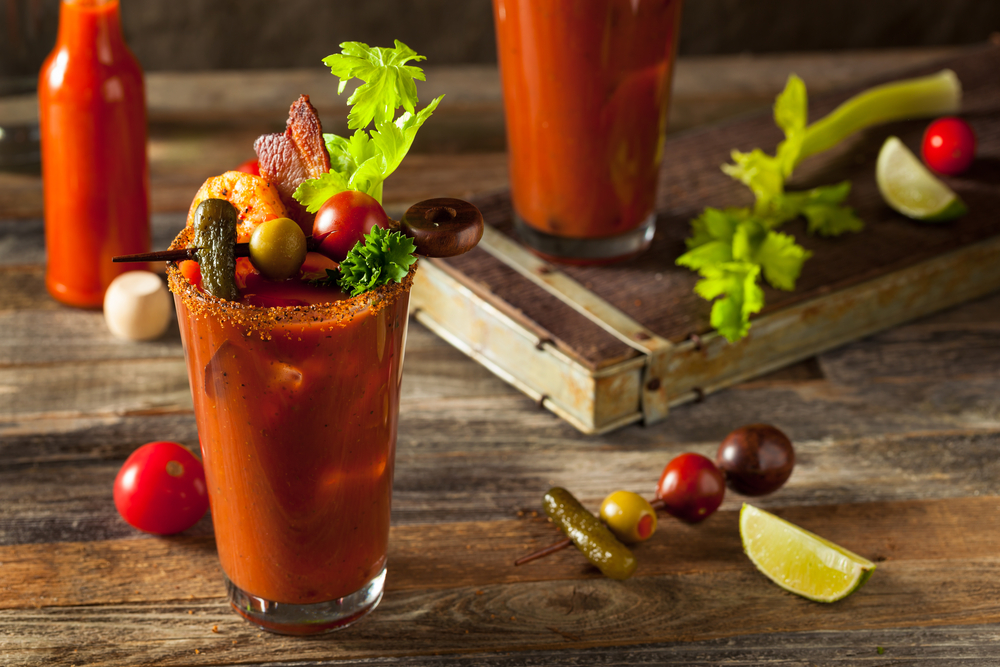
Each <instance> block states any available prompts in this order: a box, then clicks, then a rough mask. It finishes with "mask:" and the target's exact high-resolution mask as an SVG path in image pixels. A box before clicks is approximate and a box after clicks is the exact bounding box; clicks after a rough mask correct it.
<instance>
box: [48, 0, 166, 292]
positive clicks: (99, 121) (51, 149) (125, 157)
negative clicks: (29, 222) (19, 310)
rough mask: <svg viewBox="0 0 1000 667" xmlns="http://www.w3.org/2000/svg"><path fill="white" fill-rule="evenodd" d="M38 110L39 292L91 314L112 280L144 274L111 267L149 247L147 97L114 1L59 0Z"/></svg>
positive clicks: (130, 267) (128, 266) (120, 266)
mask: <svg viewBox="0 0 1000 667" xmlns="http://www.w3.org/2000/svg"><path fill="white" fill-rule="evenodd" d="M38 104H39V110H40V125H41V141H42V179H43V184H44V189H45V247H46V253H47V260H48V266H47V269H46V275H45V284H46V287H47V288H48V290H49V294H51V295H52V296H53V298H55V299H56V300H58V301H61V302H62V303H65V304H67V305H70V306H77V307H81V308H99V307H100V306H101V304H102V302H103V300H104V291H105V290H106V289H107V287H108V285H109V284H110V283H111V281H112V280H113V279H114V278H115V276H117V275H119V274H121V273H124V272H126V271H131V270H134V269H144V268H147V265H145V264H113V263H112V262H111V258H112V257H113V256H115V255H123V254H131V253H140V252H148V251H149V245H150V240H149V237H150V232H149V169H148V165H147V161H146V99H145V89H144V84H143V77H142V68H141V67H140V66H139V63H138V61H137V60H136V59H135V56H133V55H132V52H131V51H129V49H128V47H127V46H126V44H125V39H124V38H123V36H122V30H121V21H120V17H119V7H118V0H62V5H61V7H60V11H59V35H58V38H57V40H56V46H55V48H54V49H53V50H52V53H51V54H49V57H48V58H47V59H46V60H45V63H44V64H43V65H42V70H41V73H40V74H39V77H38Z"/></svg>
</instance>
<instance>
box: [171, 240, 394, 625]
mask: <svg viewBox="0 0 1000 667" xmlns="http://www.w3.org/2000/svg"><path fill="white" fill-rule="evenodd" d="M189 229H190V228H189ZM186 231H187V230H186ZM182 235H183V233H182ZM178 238H179V239H180V238H181V237H178ZM183 244H184V242H182V243H181V245H183ZM175 246H177V242H175ZM168 272H169V280H170V286H171V290H172V291H173V292H174V299H175V303H176V304H177V313H178V321H179V324H180V330H181V338H182V340H183V343H184V350H185V356H186V358H187V364H188V376H189V379H190V382H191V392H192V394H193V396H194V408H195V418H196V420H197V423H198V436H199V439H200V441H201V450H202V456H203V459H204V464H205V477H206V482H207V484H208V491H209V501H210V503H211V508H212V521H213V524H214V527H215V537H216V544H217V547H218V552H219V560H220V562H221V564H222V569H223V571H224V573H225V575H226V579H227V587H228V591H229V597H230V602H231V603H232V604H233V606H234V608H235V609H236V610H237V611H238V612H239V613H240V614H241V615H243V616H244V617H246V618H247V619H249V620H250V621H252V622H254V623H256V624H258V625H260V626H261V627H264V628H266V629H268V630H271V631H274V632H279V633H283V634H314V633H319V632H325V631H329V630H333V629H336V628H338V627H343V626H345V625H347V624H349V623H351V622H353V621H354V620H357V619H358V618H360V617H361V616H363V615H365V614H366V613H368V612H369V611H371V610H372V609H374V607H375V605H377V604H378V601H379V600H380V599H381V597H382V587H383V583H384V579H385V565H386V549H387V545H388V540H389V510H390V501H391V497H392V476H393V466H394V461H395V450H396V430H397V418H398V414H399V386H400V381H401V380H402V363H403V347H404V344H405V339H406V327H407V305H408V302H409V290H410V284H411V279H412V272H411V274H410V277H408V278H407V279H406V280H405V281H404V282H403V283H401V284H390V285H386V286H383V287H380V288H377V289H376V290H374V291H372V292H369V293H366V294H363V295H361V296H358V297H354V298H352V299H347V300H342V301H337V302H334V303H328V304H316V305H312V306H301V307H294V308H260V307H255V306H249V305H246V304H242V303H237V302H231V301H221V300H219V299H214V298H211V297H206V296H205V295H204V294H203V293H201V291H200V290H198V289H196V288H195V287H193V286H192V285H191V284H190V283H188V282H187V280H186V279H185V278H184V277H183V276H182V275H181V274H180V271H179V270H178V269H177V268H176V267H173V266H171V267H170V268H169V269H168Z"/></svg>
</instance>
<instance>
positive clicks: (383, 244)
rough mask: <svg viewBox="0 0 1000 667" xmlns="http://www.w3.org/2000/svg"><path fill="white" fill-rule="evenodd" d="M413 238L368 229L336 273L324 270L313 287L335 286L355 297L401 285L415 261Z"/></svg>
mask: <svg viewBox="0 0 1000 667" xmlns="http://www.w3.org/2000/svg"><path fill="white" fill-rule="evenodd" d="M416 251H417V247H416V245H414V243H413V239H411V238H410V237H409V236H406V235H405V234H403V233H402V232H393V231H390V230H388V229H382V228H381V227H378V226H375V227H372V229H371V231H370V232H368V233H367V234H365V237H364V241H359V242H358V243H356V244H355V245H354V247H353V248H351V251H350V252H349V253H347V257H346V258H345V259H344V261H343V262H341V263H340V270H339V271H332V270H330V269H327V270H326V277H325V278H321V279H319V280H317V281H314V284H317V285H337V286H339V287H340V289H342V290H343V291H344V293H346V294H350V295H351V296H357V295H359V294H362V293H364V292H367V291H368V290H371V289H374V288H376V287H379V286H380V285H386V284H388V283H390V282H397V283H398V282H402V280H403V278H405V277H406V274H407V273H409V272H410V266H412V265H413V263H414V262H415V261H417V257H416V255H415V254H414V253H415V252H416Z"/></svg>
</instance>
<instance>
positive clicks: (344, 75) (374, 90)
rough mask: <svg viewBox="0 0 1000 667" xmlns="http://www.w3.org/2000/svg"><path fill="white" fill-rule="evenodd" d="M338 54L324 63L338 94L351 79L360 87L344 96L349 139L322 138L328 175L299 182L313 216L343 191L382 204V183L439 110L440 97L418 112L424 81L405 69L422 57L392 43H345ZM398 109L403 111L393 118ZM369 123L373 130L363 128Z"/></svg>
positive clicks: (299, 192) (302, 197)
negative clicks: (418, 84) (419, 85)
mask: <svg viewBox="0 0 1000 667" xmlns="http://www.w3.org/2000/svg"><path fill="white" fill-rule="evenodd" d="M340 47H341V53H337V54H333V55H331V56H327V57H326V58H324V59H323V63H324V64H326V65H327V66H329V67H330V71H331V72H332V73H333V74H334V75H335V76H337V77H338V78H339V79H340V86H339V89H338V93H342V92H344V88H345V86H346V85H347V82H348V81H349V80H351V79H352V78H358V79H361V81H363V82H364V83H363V84H362V85H360V86H358V88H357V89H356V90H355V91H354V93H353V94H352V95H351V96H350V97H349V98H348V100H347V103H348V104H349V105H351V111H350V114H349V116H348V125H347V126H348V128H350V129H352V130H354V134H352V135H351V136H350V137H340V136H337V135H335V134H324V135H323V140H324V141H325V142H326V149H327V152H328V153H329V154H330V172H329V173H327V174H323V176H321V177H320V178H314V179H308V180H306V181H303V183H302V184H301V185H299V187H298V188H297V189H296V190H295V193H294V195H293V196H294V197H295V199H296V200H297V201H298V202H299V203H301V204H302V205H304V206H305V207H306V210H307V211H309V212H310V213H315V212H316V211H318V210H319V207H320V206H322V205H323V202H325V201H326V200H327V199H329V198H330V197H332V196H333V195H335V194H337V193H338V192H343V191H344V190H358V191H360V192H364V193H366V194H368V195H371V196H372V197H374V198H375V199H376V200H377V201H378V202H379V203H380V204H381V203H382V182H383V181H384V180H385V179H386V178H387V177H388V176H389V175H390V174H392V172H394V171H395V170H396V168H397V167H398V166H399V164H400V162H402V160H403V157H404V156H405V155H406V153H407V152H408V151H409V150H410V146H412V145H413V139H414V137H415V136H416V134H417V130H419V129H420V126H421V125H423V124H424V122H425V121H426V120H427V118H428V117H429V116H430V115H431V113H433V111H434V110H435V109H436V108H437V106H438V104H439V103H440V102H441V98H442V97H444V96H443V95H441V96H439V97H437V98H435V99H433V100H432V101H431V102H430V104H428V105H427V106H426V107H424V108H423V109H421V110H420V111H419V112H418V111H417V110H416V106H417V104H418V103H419V100H418V99H417V87H416V84H415V83H414V80H417V81H423V80H424V73H423V70H421V69H420V68H419V67H416V66H414V65H407V64H406V63H407V62H410V61H420V60H423V59H424V56H420V55H417V53H416V52H415V51H414V50H413V49H411V48H410V47H408V46H406V45H405V44H403V43H402V42H400V41H399V40H396V46H395V47H394V48H383V47H370V46H368V45H367V44H362V43H361V42H344V43H343V44H341V45H340ZM400 107H402V108H403V110H404V111H403V113H402V114H400V116H399V117H398V118H397V117H396V111H397V110H398V109H399V108H400ZM369 125H374V129H372V130H370V131H369V130H366V129H365V128H367V127H368V126H369Z"/></svg>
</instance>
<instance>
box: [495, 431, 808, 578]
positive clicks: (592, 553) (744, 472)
mask: <svg viewBox="0 0 1000 667" xmlns="http://www.w3.org/2000/svg"><path fill="white" fill-rule="evenodd" d="M794 467H795V450H794V448H793V447H792V442H791V440H789V439H788V437H787V436H786V435H785V434H784V433H782V432H781V430H779V429H778V428H776V427H774V426H771V425H770V424H750V425H747V426H742V427H740V428H738V429H736V430H735V431H733V432H732V433H730V434H729V435H727V436H726V437H725V438H724V439H723V441H722V443H721V444H720V445H719V449H718V452H717V453H716V458H715V461H712V460H711V459H709V458H707V457H705V456H702V455H701V454H695V453H691V452H688V453H684V454H681V455H679V456H676V457H674V458H673V459H671V460H670V462H669V463H667V465H666V467H664V469H663V473H662V474H661V475H660V480H659V482H658V483H657V485H656V497H655V498H654V499H653V500H652V501H648V500H646V499H645V498H643V497H642V496H641V495H639V494H637V493H634V492H632V491H622V490H619V491H615V492H614V493H612V494H611V495H609V496H608V497H607V498H605V499H604V501H603V502H602V503H601V510H600V515H599V517H596V516H594V515H593V514H591V513H590V512H589V511H588V510H587V509H586V508H584V507H583V505H582V504H580V502H579V501H578V500H577V499H576V498H574V497H573V495H572V494H571V493H570V492H569V491H567V490H566V489H563V488H560V487H556V488H553V489H550V490H549V492H548V493H547V494H545V499H544V503H543V504H544V507H545V512H546V514H547V515H548V516H549V518H550V519H551V520H552V521H553V523H555V524H556V525H557V526H559V528H560V529H561V530H562V532H563V533H564V534H565V535H566V537H565V538H564V539H562V540H560V541H558V542H554V543H553V544H551V545H549V546H547V547H545V548H543V549H539V550H538V551H535V552H534V553H531V554H528V555H527V556H523V557H522V558H519V559H518V560H516V561H515V562H514V565H524V564H525V563H529V562H531V561H533V560H537V559H539V558H542V557H544V556H547V555H549V554H552V553H555V552H556V551H560V550H562V549H564V548H566V547H568V546H569V545H570V544H573V545H575V546H576V547H577V548H578V549H579V550H580V552H581V553H583V555H584V556H585V557H586V558H587V560H589V561H590V562H591V563H592V564H593V565H595V566H596V567H597V568H598V569H600V570H601V572H603V573H604V574H605V575H606V576H609V577H611V578H613V579H626V578H628V577H630V576H631V575H632V573H633V572H635V568H636V560H635V557H634V555H633V554H632V551H631V550H630V549H629V548H628V546H626V545H635V544H638V543H640V542H644V541H645V540H648V539H649V538H650V537H652V535H653V533H654V532H656V527H657V522H658V519H657V512H658V511H660V510H662V511H664V512H666V513H667V514H670V515H671V516H673V517H674V518H676V519H679V520H681V521H684V522H686V523H690V524H696V523H700V522H702V521H704V520H705V519H707V518H708V517H709V516H711V515H712V514H713V513H714V512H715V511H716V510H717V509H718V508H719V506H720V505H721V504H722V500H723V498H724V497H725V493H726V487H727V486H728V487H729V488H730V489H731V490H733V491H735V492H736V493H740V494H742V495H746V496H761V495H765V494H769V493H774V492H775V491H777V490H778V489H780V488H781V487H782V486H783V485H784V484H785V482H786V481H788V478H789V477H790V476H791V474H792V469H793V468H794Z"/></svg>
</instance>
